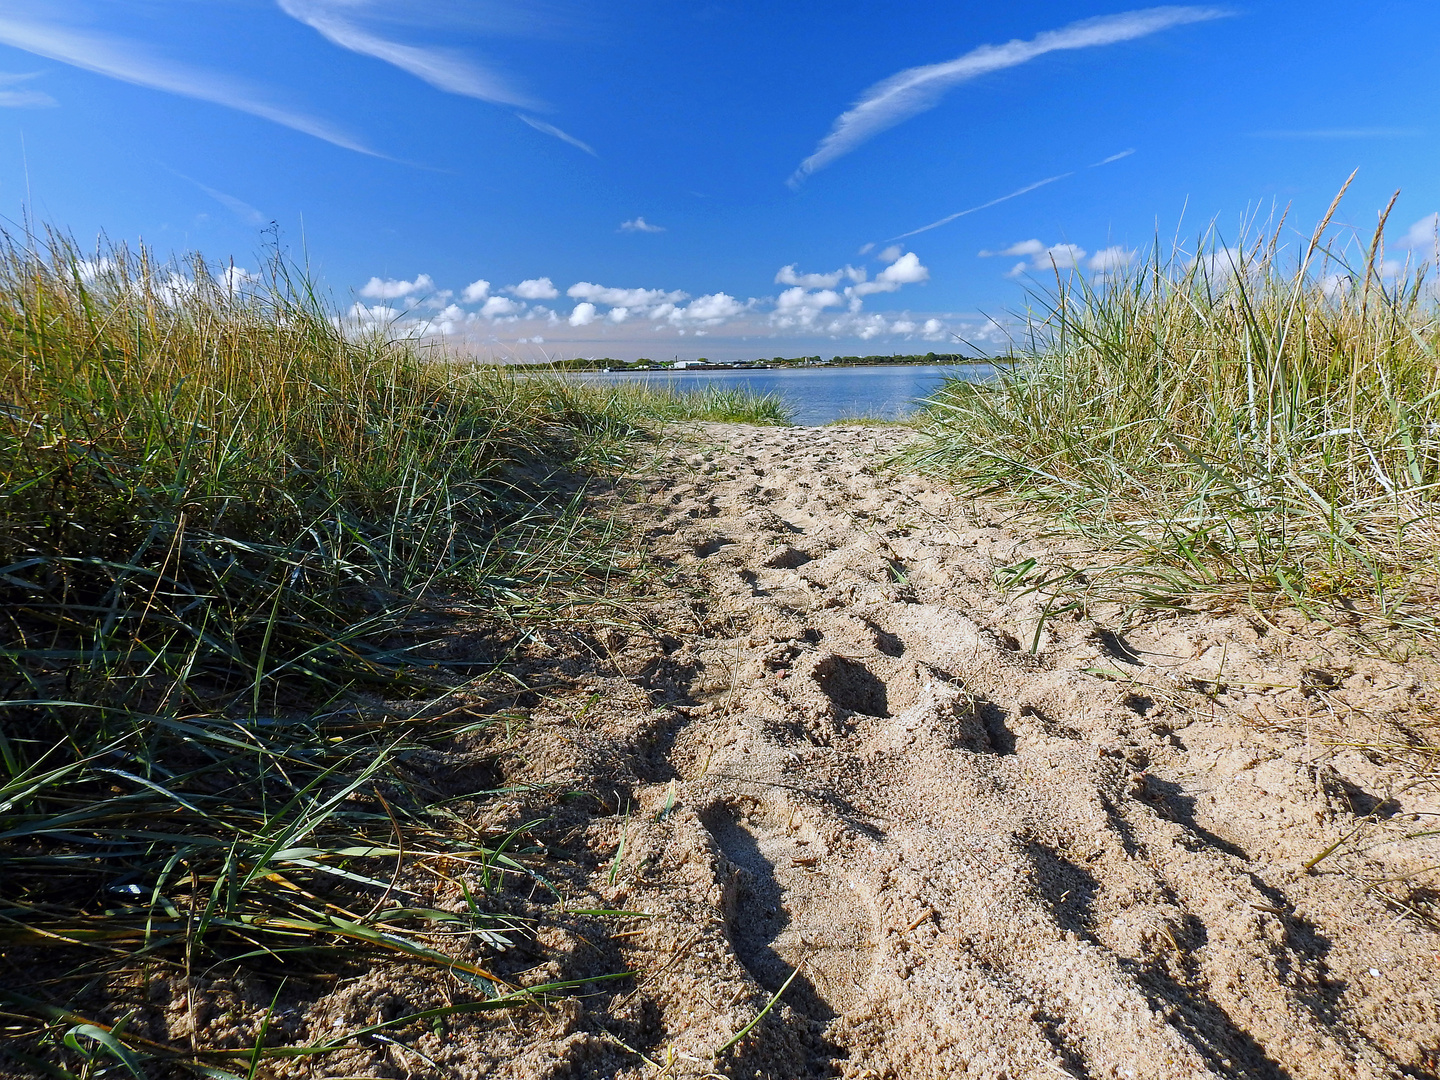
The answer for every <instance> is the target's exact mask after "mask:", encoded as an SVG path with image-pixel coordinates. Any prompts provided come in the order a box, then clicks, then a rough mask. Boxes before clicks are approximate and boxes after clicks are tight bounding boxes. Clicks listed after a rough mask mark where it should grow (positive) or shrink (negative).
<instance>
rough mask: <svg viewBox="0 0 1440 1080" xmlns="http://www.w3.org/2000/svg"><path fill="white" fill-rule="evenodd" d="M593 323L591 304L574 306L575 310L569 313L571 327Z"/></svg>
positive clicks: (593, 308) (593, 313)
mask: <svg viewBox="0 0 1440 1080" xmlns="http://www.w3.org/2000/svg"><path fill="white" fill-rule="evenodd" d="M594 321H595V305H594V304H591V303H584V304H576V305H575V310H574V311H572V312H570V325H571V326H589V325H590V324H591V323H592V322H594Z"/></svg>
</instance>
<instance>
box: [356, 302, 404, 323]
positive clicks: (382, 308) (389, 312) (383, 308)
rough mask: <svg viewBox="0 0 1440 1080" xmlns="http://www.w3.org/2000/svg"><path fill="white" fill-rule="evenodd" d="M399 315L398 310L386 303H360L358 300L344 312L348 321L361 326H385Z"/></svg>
mask: <svg viewBox="0 0 1440 1080" xmlns="http://www.w3.org/2000/svg"><path fill="white" fill-rule="evenodd" d="M399 317H400V312H399V311H397V310H396V309H395V308H392V307H390V306H389V305H388V304H373V305H367V304H362V303H360V302H359V301H358V300H357V301H356V302H355V303H354V304H352V305H350V309H349V310H348V311H346V312H345V318H346V320H347V321H348V322H350V323H352V324H354V325H356V326H358V327H360V328H362V329H365V328H369V327H374V326H386V325H389V324H390V323H392V322H394V321H395V320H396V319H398V318H399Z"/></svg>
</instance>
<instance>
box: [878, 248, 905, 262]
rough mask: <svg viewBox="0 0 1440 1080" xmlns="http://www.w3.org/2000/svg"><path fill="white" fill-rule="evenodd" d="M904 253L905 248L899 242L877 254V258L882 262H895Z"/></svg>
mask: <svg viewBox="0 0 1440 1080" xmlns="http://www.w3.org/2000/svg"><path fill="white" fill-rule="evenodd" d="M904 253H905V249H904V248H903V247H901V246H900V245H899V244H891V245H890V246H889V247H887V248H886V249H885V250H884V251H882V252H880V254H879V255H876V256H875V258H877V259H879V260H880V261H881V262H882V263H893V262H894V261H895V260H896V259H898V258H899V257H900V256H901V255H903V254H904Z"/></svg>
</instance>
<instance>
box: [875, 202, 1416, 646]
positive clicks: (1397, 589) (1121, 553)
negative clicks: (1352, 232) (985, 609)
mask: <svg viewBox="0 0 1440 1080" xmlns="http://www.w3.org/2000/svg"><path fill="white" fill-rule="evenodd" d="M1342 194H1343V192H1342ZM1338 202H1339V199H1338V198H1337V200H1336V205H1338ZM1334 211H1335V207H1334V206H1332V208H1331V211H1330V214H1328V215H1327V216H1326V218H1325V220H1324V221H1323V222H1322V223H1321V225H1320V227H1319V228H1318V229H1317V230H1316V231H1315V233H1314V234H1313V236H1311V237H1309V238H1308V239H1305V240H1303V242H1302V244H1301V246H1300V247H1299V249H1298V251H1296V250H1293V249H1287V248H1286V246H1285V245H1284V244H1283V240H1284V234H1283V233H1282V232H1281V231H1279V230H1276V231H1275V232H1274V233H1273V234H1271V235H1268V236H1262V237H1260V238H1258V239H1255V240H1253V241H1247V242H1243V243H1241V244H1239V245H1238V246H1233V247H1226V246H1223V245H1221V244H1220V243H1219V242H1218V241H1216V240H1215V238H1214V237H1213V235H1212V236H1210V237H1208V238H1206V241H1205V243H1203V244H1202V245H1200V248H1199V254H1198V255H1196V256H1193V257H1192V256H1187V255H1185V254H1183V253H1175V254H1172V255H1171V256H1169V257H1168V258H1166V257H1162V256H1161V255H1160V254H1159V253H1158V248H1157V251H1156V252H1155V253H1152V255H1151V256H1150V258H1149V259H1148V260H1147V261H1144V262H1143V263H1141V264H1140V265H1139V266H1136V267H1133V268H1131V269H1130V270H1128V271H1125V272H1123V273H1120V274H1117V275H1114V276H1111V277H1108V278H1106V279H1104V280H1102V281H1087V280H1085V279H1084V278H1081V277H1079V276H1078V275H1077V276H1074V277H1070V278H1063V279H1057V283H1056V287H1055V289H1054V291H1053V292H1052V293H1050V294H1048V295H1045V296H1042V297H1040V298H1039V299H1040V301H1041V308H1040V310H1039V314H1038V315H1036V316H1035V317H1034V318H1033V319H1032V321H1031V325H1030V341H1029V345H1028V348H1027V350H1026V355H1025V356H1024V358H1023V360H1022V362H1021V363H1019V364H1017V365H1016V366H1014V367H1013V368H1009V369H1005V370H1002V371H1001V372H1000V374H999V378H998V379H997V380H996V381H995V382H994V383H988V384H973V383H967V382H963V381H960V380H954V379H952V380H950V381H949V382H947V383H946V384H945V385H944V386H943V387H942V389H941V390H940V391H939V392H938V393H937V394H936V395H934V397H933V399H932V400H931V401H930V402H929V403H928V407H927V409H926V410H925V411H924V413H923V414H922V415H921V416H920V417H919V420H918V426H919V428H920V430H921V433H922V434H921V438H920V439H919V440H917V442H916V443H915V444H913V445H912V446H911V447H910V448H909V449H908V450H907V451H906V452H905V453H904V454H903V455H902V460H903V461H905V462H907V463H910V464H914V465H918V466H920V467H922V468H924V469H927V470H929V471H931V472H933V473H937V474H941V475H944V476H946V477H950V478H952V479H954V480H956V481H958V482H961V483H963V484H964V485H966V486H967V487H969V488H970V489H972V490H980V491H986V492H992V493H995V494H998V495H1000V496H1001V497H1003V498H1005V499H1007V500H1009V501H1010V502H1012V503H1013V504H1016V505H1020V506H1025V507H1035V508H1039V509H1042V510H1044V511H1047V512H1048V513H1050V514H1051V515H1052V519H1054V520H1058V521H1059V522H1061V523H1062V527H1063V529H1064V530H1066V531H1069V532H1071V533H1072V534H1079V535H1081V536H1083V537H1085V538H1086V539H1087V540H1088V541H1091V542H1093V543H1094V544H1095V545H1097V546H1099V547H1101V548H1102V549H1103V550H1106V551H1108V552H1112V553H1117V557H1116V559H1115V560H1114V561H1113V562H1112V563H1111V564H1109V565H1101V566H1095V565H1088V566H1085V567H1084V568H1083V569H1077V568H1067V569H1064V570H1059V571H1047V572H1046V574H1045V575H1030V576H1029V577H1028V578H1027V580H1026V582H1025V584H1026V585H1027V587H1031V588H1045V589H1050V590H1052V591H1053V590H1055V589H1060V590H1062V591H1063V590H1066V589H1075V588H1082V589H1092V590H1093V589H1096V588H1100V587H1103V586H1105V585H1107V584H1108V585H1112V586H1115V585H1120V586H1123V589H1124V591H1125V592H1126V593H1127V595H1130V596H1132V597H1136V596H1138V598H1139V599H1140V601H1141V602H1143V603H1148V604H1161V605H1170V604H1175V603H1179V602H1182V601H1183V600H1185V599H1186V598H1195V597H1197V596H1201V595H1205V594H1212V595H1213V594H1217V593H1231V594H1243V595H1248V596H1251V597H1256V598H1261V599H1263V598H1265V597H1267V596H1270V597H1275V598H1277V599H1279V600H1281V601H1282V602H1284V603H1286V604H1290V603H1294V604H1298V605H1300V606H1301V607H1303V608H1305V609H1306V610H1309V611H1312V612H1318V611H1331V612H1334V611H1337V610H1347V609H1349V610H1363V611H1364V612H1366V613H1368V614H1370V615H1373V616H1376V617H1378V618H1380V619H1382V620H1384V621H1386V622H1388V623H1390V624H1402V625H1409V626H1423V627H1427V628H1431V627H1432V619H1431V618H1430V614H1429V612H1430V611H1431V610H1432V604H1433V600H1434V597H1435V593H1436V585H1437V562H1436V556H1437V551H1440V546H1437V545H1440V519H1437V515H1436V509H1437V494H1440V488H1437V483H1440V366H1437V355H1436V346H1437V336H1436V329H1437V326H1440V322H1437V318H1440V312H1437V307H1436V304H1435V290H1434V286H1433V282H1431V281H1429V280H1427V279H1426V277H1425V274H1424V267H1423V265H1422V266H1421V267H1419V268H1418V269H1417V268H1407V269H1405V270H1402V271H1400V272H1398V273H1397V272H1395V271H1393V268H1387V264H1386V262H1385V258H1384V252H1383V250H1382V248H1381V236H1382V231H1383V225H1384V221H1383V218H1382V221H1381V225H1380V227H1379V228H1377V229H1376V232H1375V234H1374V238H1373V240H1371V241H1370V242H1369V243H1368V244H1367V245H1363V246H1362V247H1361V249H1360V251H1359V255H1358V257H1354V258H1348V257H1347V250H1346V249H1344V248H1342V247H1341V246H1340V245H1337V244H1334V243H1331V242H1330V241H1329V240H1328V239H1327V231H1326V230H1327V227H1328V225H1329V222H1330V217H1331V216H1332V215H1333V213H1334ZM1352 249H1353V246H1352ZM1287 250H1288V256H1287ZM1352 253H1353V250H1352ZM1287 258H1288V262H1287ZM1347 258H1348V261H1347ZM1287 267H1288V268H1287ZM1057 575H1058V576H1057ZM1042 576H1043V577H1044V580H1042V579H1041V578H1042Z"/></svg>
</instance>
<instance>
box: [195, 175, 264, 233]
mask: <svg viewBox="0 0 1440 1080" xmlns="http://www.w3.org/2000/svg"><path fill="white" fill-rule="evenodd" d="M175 175H176V176H178V177H180V179H182V180H189V181H190V183H192V184H194V185H195V186H196V187H197V188H199V189H200V190H201V191H203V192H204V193H205V194H206V195H209V196H210V198H212V199H214V200H215V201H216V202H218V203H219V204H220V205H221V206H223V207H225V209H226V210H229V211H230V212H231V213H232V214H234V215H235V216H236V217H237V218H239V219H240V220H241V221H243V222H244V223H245V224H246V225H250V226H256V225H264V224H265V215H264V214H262V213H261V212H260V211H259V210H256V209H255V207H253V206H251V205H250V204H249V203H247V202H246V201H245V200H243V199H238V198H236V197H235V196H234V195H227V194H226V193H225V192H223V191H219V190H217V189H215V188H212V187H210V186H209V185H208V184H202V183H201V182H200V181H199V180H196V179H195V178H194V177H191V176H186V175H185V174H184V173H182V172H177V173H175Z"/></svg>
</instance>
